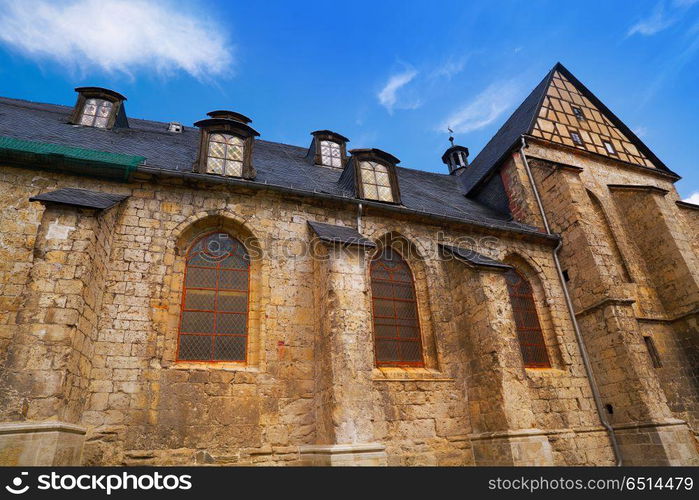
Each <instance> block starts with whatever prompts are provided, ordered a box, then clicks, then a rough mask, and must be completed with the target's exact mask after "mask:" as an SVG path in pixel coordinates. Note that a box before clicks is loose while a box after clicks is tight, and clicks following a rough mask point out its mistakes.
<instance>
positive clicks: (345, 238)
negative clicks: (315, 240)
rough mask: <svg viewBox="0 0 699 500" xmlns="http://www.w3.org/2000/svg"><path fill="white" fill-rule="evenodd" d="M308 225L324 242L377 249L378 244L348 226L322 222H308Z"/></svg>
mask: <svg viewBox="0 0 699 500" xmlns="http://www.w3.org/2000/svg"><path fill="white" fill-rule="evenodd" d="M308 225H309V226H311V229H313V231H314V232H315V233H316V234H317V235H318V237H319V238H320V239H321V240H323V241H330V242H332V243H345V244H348V245H359V246H363V247H375V246H376V244H375V243H374V242H373V241H371V240H368V239H366V238H365V237H364V236H362V235H361V234H359V233H358V232H357V230H356V229H354V228H352V227H346V226H335V225H332V224H325V223H322V222H314V221H310V220H309V221H308Z"/></svg>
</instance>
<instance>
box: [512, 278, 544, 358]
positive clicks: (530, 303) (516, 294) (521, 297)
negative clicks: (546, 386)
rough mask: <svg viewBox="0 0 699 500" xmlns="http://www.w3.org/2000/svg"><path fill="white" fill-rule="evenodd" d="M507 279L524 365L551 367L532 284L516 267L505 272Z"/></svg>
mask: <svg viewBox="0 0 699 500" xmlns="http://www.w3.org/2000/svg"><path fill="white" fill-rule="evenodd" d="M505 281H506V282H507V291H508V293H509V294H510V303H511V304H512V311H513V313H514V316H515V326H516V328H517V338H518V340H519V348H520V350H521V351H522V359H523V360H524V366H525V367H528V368H550V367H551V361H550V360H549V355H548V352H547V350H546V343H545V342H544V335H543V333H542V331H541V324H540V323H539V315H538V313H537V312H536V304H535V303H534V295H533V291H532V286H531V284H530V283H529V281H528V280H527V278H525V277H524V275H523V274H521V273H520V272H519V271H516V270H515V269H510V270H508V271H507V272H506V273H505Z"/></svg>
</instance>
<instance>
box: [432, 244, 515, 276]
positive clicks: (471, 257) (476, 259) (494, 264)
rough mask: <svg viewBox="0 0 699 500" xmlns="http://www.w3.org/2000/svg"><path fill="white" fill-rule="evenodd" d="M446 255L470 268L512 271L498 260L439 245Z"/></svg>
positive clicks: (473, 252)
mask: <svg viewBox="0 0 699 500" xmlns="http://www.w3.org/2000/svg"><path fill="white" fill-rule="evenodd" d="M439 246H440V247H442V248H443V249H444V250H446V251H447V252H448V253H450V254H452V255H453V256H454V257H456V258H457V259H459V260H461V261H463V262H465V263H466V264H468V265H469V266H472V267H487V268H492V269H494V270H500V271H507V270H508V269H512V266H510V265H508V264H505V263H503V262H500V261H499V260H495V259H491V258H490V257H486V256H485V255H483V254H480V253H478V252H476V251H474V250H471V249H469V248H461V247H455V246H451V245H445V244H441V243H440V245H439Z"/></svg>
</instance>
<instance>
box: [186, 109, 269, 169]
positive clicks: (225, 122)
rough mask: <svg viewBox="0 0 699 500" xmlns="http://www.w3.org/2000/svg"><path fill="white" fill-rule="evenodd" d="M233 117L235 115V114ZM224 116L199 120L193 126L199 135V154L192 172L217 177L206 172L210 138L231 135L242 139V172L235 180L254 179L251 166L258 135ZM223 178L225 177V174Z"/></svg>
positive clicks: (242, 123)
mask: <svg viewBox="0 0 699 500" xmlns="http://www.w3.org/2000/svg"><path fill="white" fill-rule="evenodd" d="M212 113H216V112H212ZM210 114H211V113H210ZM230 115H233V113H230ZM235 115H237V113H236V114H235ZM214 116H216V115H214ZM226 116H227V117H226V118H220V117H215V118H209V119H206V120H200V121H198V122H196V123H195V124H194V125H195V126H196V127H199V130H200V133H199V154H198V157H197V160H196V161H195V162H194V168H193V170H194V171H195V172H198V173H200V174H207V175H219V174H211V173H208V172H207V163H208V159H209V146H210V142H211V136H212V135H215V134H224V135H232V136H237V137H240V138H241V139H243V171H242V175H241V176H240V177H235V178H242V179H254V178H255V174H256V172H255V169H254V167H253V165H252V158H253V148H254V144H255V137H258V136H259V135H260V134H259V133H258V132H257V131H256V130H255V129H253V128H252V127H250V126H249V125H248V124H247V123H244V122H242V121H237V120H234V119H231V118H229V117H228V115H226ZM240 116H242V115H240ZM246 119H247V118H246ZM223 177H226V175H225V172H224V175H223ZM228 177H231V176H228Z"/></svg>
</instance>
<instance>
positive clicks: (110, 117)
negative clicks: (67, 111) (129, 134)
mask: <svg viewBox="0 0 699 500" xmlns="http://www.w3.org/2000/svg"><path fill="white" fill-rule="evenodd" d="M75 90H76V92H78V102H77V103H76V104H75V108H74V109H73V114H72V115H71V118H70V123H73V124H75V125H83V126H86V127H96V128H104V129H111V128H114V127H120V128H127V127H128V126H129V122H128V120H127V119H126V111H125V110H124V101H125V100H126V97H124V96H123V95H121V94H119V93H118V92H114V91H113V90H109V89H104V88H102V87H78V88H76V89H75Z"/></svg>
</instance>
